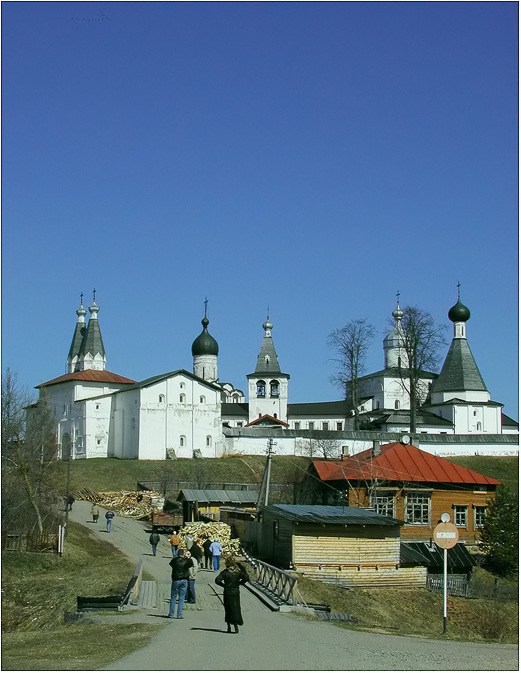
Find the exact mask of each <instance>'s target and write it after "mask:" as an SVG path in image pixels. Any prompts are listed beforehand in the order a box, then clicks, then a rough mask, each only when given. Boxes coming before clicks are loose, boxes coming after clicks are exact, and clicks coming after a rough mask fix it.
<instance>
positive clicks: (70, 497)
mask: <svg viewBox="0 0 521 673" xmlns="http://www.w3.org/2000/svg"><path fill="white" fill-rule="evenodd" d="M75 500H76V498H75V497H74V496H73V495H72V493H71V495H69V497H68V498H67V505H68V506H69V512H72V506H73V505H74V501H75Z"/></svg>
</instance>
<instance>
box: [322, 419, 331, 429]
mask: <svg viewBox="0 0 521 673" xmlns="http://www.w3.org/2000/svg"><path fill="white" fill-rule="evenodd" d="M322 430H329V423H328V421H322Z"/></svg>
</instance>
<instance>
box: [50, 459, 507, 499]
mask: <svg viewBox="0 0 521 673" xmlns="http://www.w3.org/2000/svg"><path fill="white" fill-rule="evenodd" d="M448 460H450V461H452V462H453V463H456V464H458V465H462V466H464V467H468V468H469V469H471V470H474V471H476V472H480V473H481V474H485V475H487V476H489V477H493V478H494V479H498V480H499V481H501V482H503V483H504V484H505V485H507V486H509V487H511V488H513V489H514V490H516V491H517V490H518V487H519V473H518V472H519V458H518V457H517V456H512V457H511V456H506V457H491V456H466V457H454V458H448ZM309 462H310V459H309V458H304V457H301V456H273V459H272V468H271V480H272V482H273V483H284V484H289V483H294V482H299V481H301V480H302V478H303V477H304V474H305V472H306V470H307V467H308V465H309ZM265 463H266V458H265V456H226V457H223V458H178V459H177V460H118V459H116V458H91V459H89V460H74V461H72V462H71V466H70V467H71V470H70V488H71V490H72V491H76V490H80V489H82V488H87V487H88V488H91V489H93V490H95V491H117V490H120V489H121V490H135V489H136V486H137V482H138V481H160V482H161V481H164V482H169V481H191V482H195V483H234V482H237V483H246V484H260V482H261V480H262V474H263V471H264V465H265ZM61 468H62V482H63V485H64V492H65V484H66V474H67V464H66V463H65V464H62V466H61Z"/></svg>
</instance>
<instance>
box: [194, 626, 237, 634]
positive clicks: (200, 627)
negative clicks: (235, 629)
mask: <svg viewBox="0 0 521 673" xmlns="http://www.w3.org/2000/svg"><path fill="white" fill-rule="evenodd" d="M190 631H213V632H214V633H228V632H227V631H224V630H223V629H205V628H204V627H203V626H192V628H191V629H190Z"/></svg>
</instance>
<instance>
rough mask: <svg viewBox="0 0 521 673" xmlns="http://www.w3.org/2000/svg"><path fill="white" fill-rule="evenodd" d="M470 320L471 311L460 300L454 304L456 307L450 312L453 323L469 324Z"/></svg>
mask: <svg viewBox="0 0 521 673" xmlns="http://www.w3.org/2000/svg"><path fill="white" fill-rule="evenodd" d="M469 318H470V311H469V309H468V308H467V307H466V306H465V304H462V303H461V301H460V300H459V299H458V303H457V304H454V306H453V307H452V308H451V309H450V311H449V320H451V321H452V322H467V320H468V319H469Z"/></svg>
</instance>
